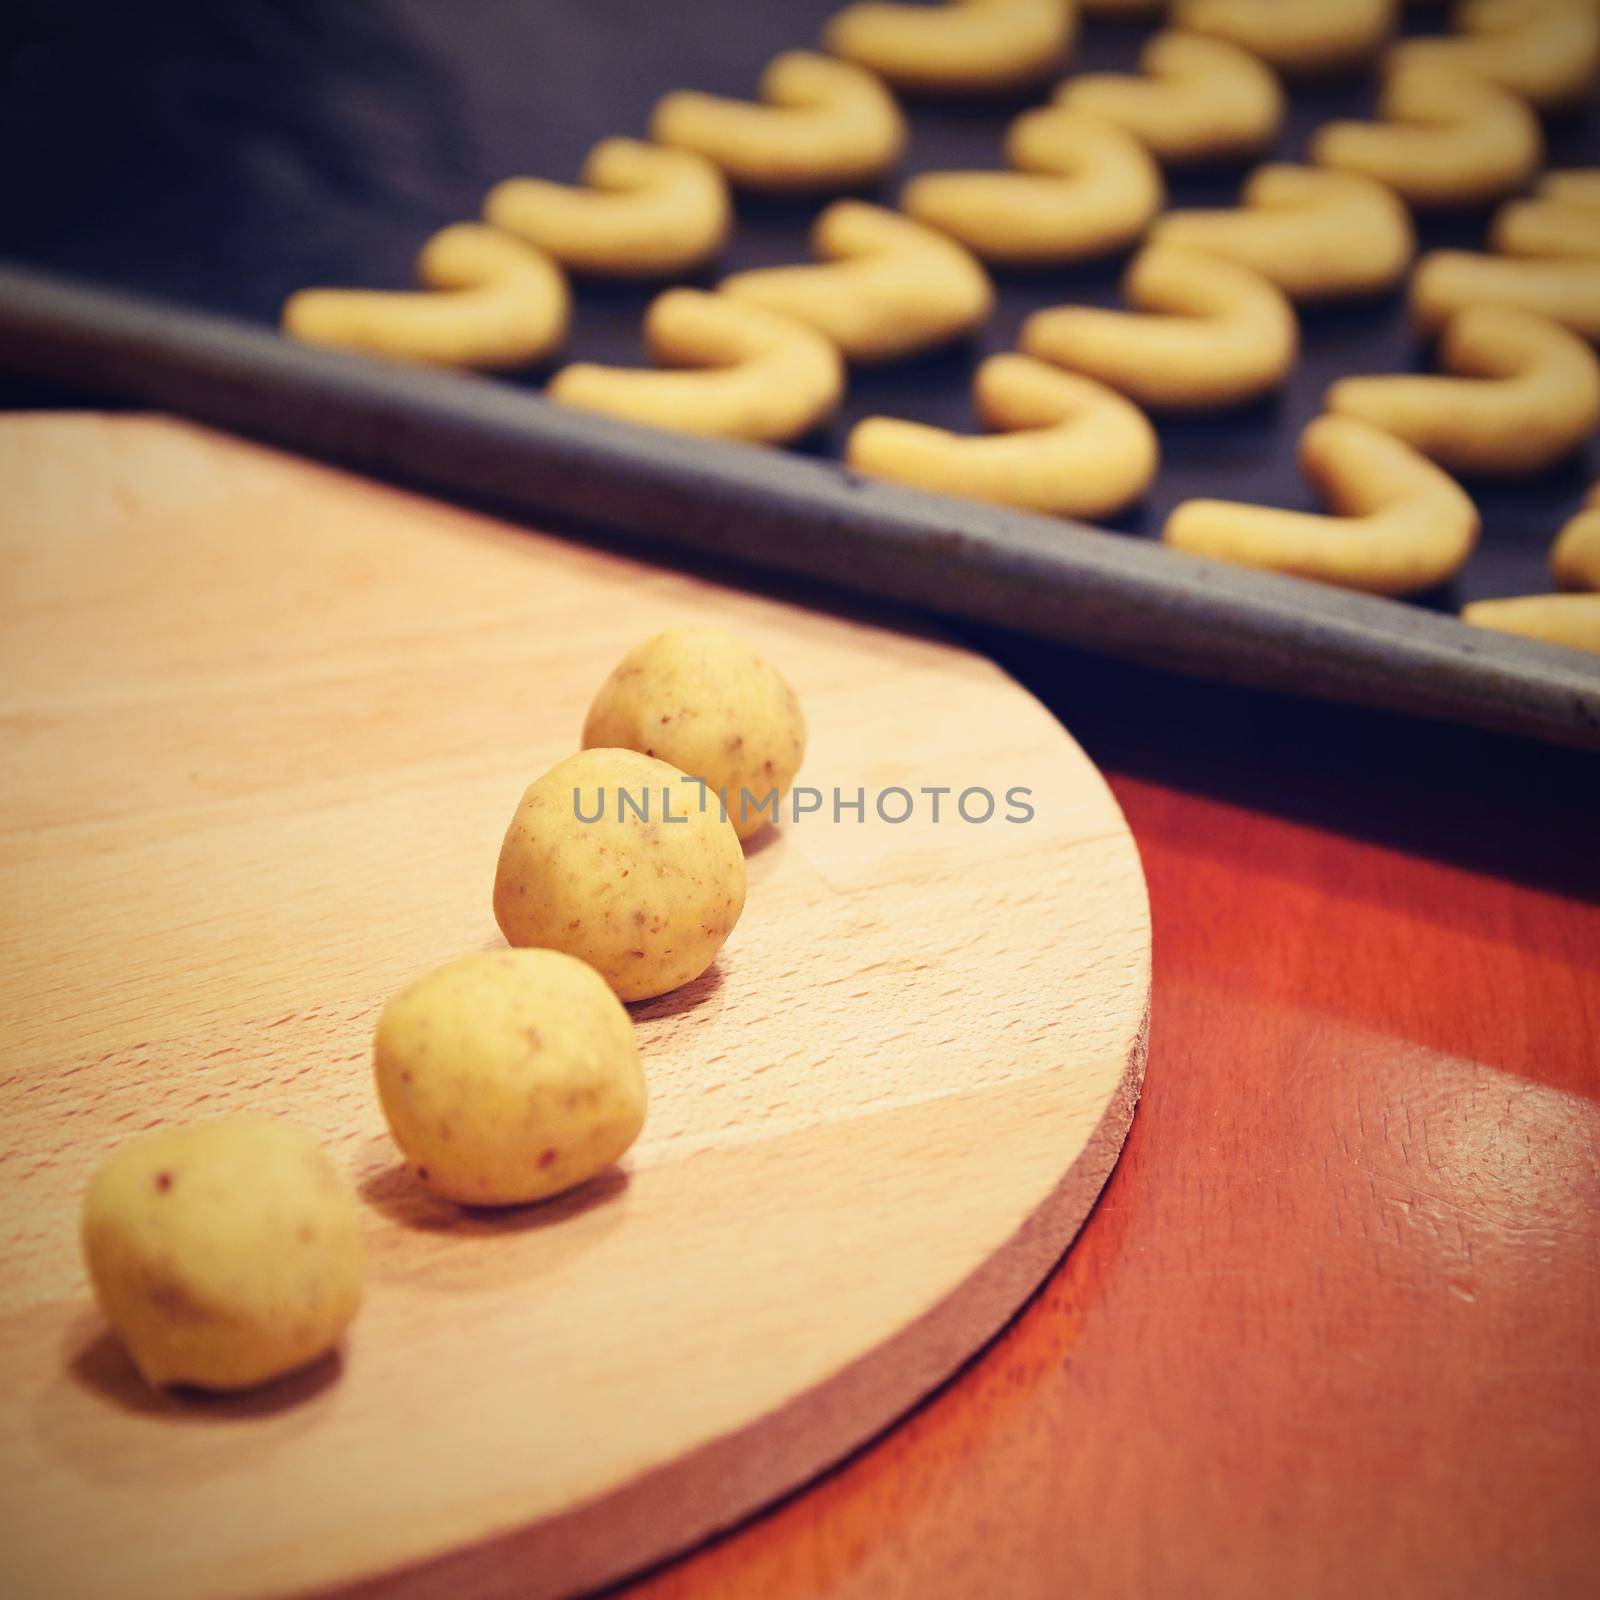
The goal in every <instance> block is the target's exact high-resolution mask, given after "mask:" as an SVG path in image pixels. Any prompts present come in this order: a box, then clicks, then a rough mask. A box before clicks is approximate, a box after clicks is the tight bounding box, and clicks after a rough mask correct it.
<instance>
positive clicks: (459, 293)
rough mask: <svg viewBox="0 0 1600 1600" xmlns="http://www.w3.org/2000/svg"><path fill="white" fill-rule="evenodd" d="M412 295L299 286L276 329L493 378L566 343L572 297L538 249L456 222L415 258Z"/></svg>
mask: <svg viewBox="0 0 1600 1600" xmlns="http://www.w3.org/2000/svg"><path fill="white" fill-rule="evenodd" d="M417 277H418V279H419V280H420V281H421V282H422V283H423V284H424V285H425V286H426V287H425V288H423V289H421V290H418V291H415V292H408V291H400V292H391V291H389V290H382V289H302V290H300V291H299V293H297V294H294V295H291V296H290V297H289V299H288V300H287V301H286V302H285V303H284V307H283V331H284V332H285V333H287V334H288V335H289V336H290V337H291V338H294V339H299V340H301V341H302V342H304V343H306V344H317V345H326V346H329V347H332V348H335V349H340V350H359V351H362V352H363V353H365V354H367V355H375V356H387V357H391V358H393V359H395V360H401V361H421V362H427V363H431V364H434V365H438V366H448V367H477V368H482V369H484V370H485V371H500V370H505V369H510V368H515V367H525V366H528V365H529V364H530V363H532V362H535V361H539V360H541V359H542V358H543V357H545V356H547V355H549V354H550V353H551V352H552V351H553V350H554V349H555V348H556V347H557V346H558V345H559V344H560V343H561V341H562V339H563V338H565V336H566V332H567V322H568V320H569V318H570V316H571V312H572V297H571V294H570V292H569V291H568V288H567V280H566V278H565V277H564V276H563V274H562V271H561V269H560V267H558V266H557V265H556V264H555V262H554V261H552V260H551V259H550V257H549V256H547V255H546V254H545V253H544V252H543V251H542V250H536V249H534V247H533V246H532V245H529V244H524V243H523V242H522V241H521V240H520V239H513V238H511V237H510V235H508V234H504V233H500V232H498V231H497V230H496V229H494V228H485V227H481V226H479V225H478V224H477V223H472V222H458V223H454V224H452V225H451V226H450V227H448V228H445V229H443V230H442V231H440V232H439V233H436V234H434V236H433V237H432V238H431V239H430V240H428V242H427V244H425V245H424V246H423V248H422V253H421V254H420V255H419V256H418V257H417Z"/></svg>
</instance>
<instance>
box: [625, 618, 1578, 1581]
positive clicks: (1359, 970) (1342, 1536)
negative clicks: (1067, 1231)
mask: <svg viewBox="0 0 1600 1600" xmlns="http://www.w3.org/2000/svg"><path fill="white" fill-rule="evenodd" d="M1000 650H1001V653H1002V654H1003V655H1006V656H1008V658H1009V659H1010V661H1011V664H1012V665H1013V667H1014V668H1015V669H1016V670H1018V671H1019V672H1020V673H1021V675H1022V676H1023V677H1024V679H1025V681H1029V682H1030V683H1032V684H1033V685H1034V686H1035V687H1036V688H1037V689H1039V690H1040V691H1041V692H1042V693H1044V694H1045V695H1046V697H1047V698H1048V699H1050V700H1051V701H1052V703H1053V704H1054V705H1055V707H1056V708H1057V710H1058V711H1059V712H1060V714H1061V715H1062V716H1063V718H1064V720H1066V721H1067V723H1068V725H1069V726H1071V727H1073V728H1074V730H1075V731H1076V732H1077V733H1078V734H1079V736H1080V737H1081V738H1082V739H1083V741H1084V743H1085V744H1086V746H1087V747H1088V749H1089V750H1090V752H1091V754H1093V755H1095V756H1096V757H1097V759H1099V760H1100V762H1101V763H1102V765H1103V766H1104V767H1105V769H1106V770H1107V771H1108V772H1109V773H1110V774H1111V775H1112V780H1113V785H1114V787H1115V788H1116V791H1117V793H1118V796H1119V797H1120V799H1121V801H1122V804H1123V806H1124V808H1125V809H1126V811H1127V814H1128V817H1129V820H1130V821H1131V823H1132V825H1133V828H1134V832H1135V835H1136V836H1137V838H1138V840H1139V844H1140V847H1141V850H1142V851H1143V855H1144V862H1145V869H1146V872H1147V875H1148V878H1149V883H1150V892H1151V898H1152V905H1153V911H1154V918H1155V938H1156V943H1155V991H1154V1019H1153V1032H1152V1039H1151V1046H1150V1060H1149V1071H1148V1076H1147V1079H1146V1084H1145V1093H1144V1099H1143V1102H1142V1105H1141V1108H1140V1111H1139V1114H1138V1116H1137V1117H1136V1118H1135V1121H1134V1126H1133V1132H1132V1135H1131V1136H1130V1138H1129V1140H1128V1144H1127V1147H1126V1149H1125V1151H1124V1153H1123V1157H1122V1160H1121V1163H1120V1165H1119V1167H1118V1169H1117V1171H1116V1172H1115V1174H1114V1175H1113V1177H1112V1179H1111V1182H1110V1184H1109V1186H1108V1188H1107V1189H1106V1191H1105V1194H1104V1196H1103V1198H1102V1200H1101V1203H1100V1205H1099V1207H1098V1209H1097V1211H1096V1212H1095V1213H1094V1215H1093V1216H1092V1217H1091V1219H1090V1221H1089V1223H1088V1225H1087V1227H1086V1228H1085V1229H1084V1231H1083V1233H1082V1235H1081V1237H1080V1238H1079V1240H1078V1243H1077V1244H1076V1245H1075V1246H1074V1248H1073V1249H1072V1251H1071V1252H1070V1254H1069V1255H1068V1257H1067V1258H1066V1260H1065V1261H1064V1262H1063V1264H1062V1265H1061V1266H1060V1268H1058V1270H1057V1271H1056V1272H1055V1274H1054V1275H1053V1277H1052V1278H1051V1279H1050V1280H1049V1282H1048V1283H1047V1284H1046V1285H1045V1287H1044V1288H1043V1289H1042V1290H1041V1292H1040V1293H1039V1294H1038V1295H1037V1296H1036V1297H1035V1299H1034V1300H1033V1302H1032V1303H1031V1304H1030V1305H1029V1307H1028V1308H1027V1309H1026V1310H1025V1311H1024V1312H1023V1314H1022V1315H1021V1316H1020V1317H1019V1318H1018V1319H1017V1320H1016V1322H1015V1323H1014V1324H1013V1325H1012V1327H1011V1328H1010V1329H1009V1330H1008V1331H1007V1332H1006V1333H1005V1334H1004V1335H1003V1336H1002V1337H1001V1338H1000V1339H999V1340H998V1341H997V1343H996V1344H995V1345H994V1346H993V1347H992V1348H991V1349H990V1350H988V1351H987V1352H986V1353H985V1354H984V1355H982V1356H981V1357H980V1358H979V1359H978V1360H977V1361H976V1362H974V1363H973V1364H972V1365H971V1366H970V1367H969V1368H968V1370H967V1371H966V1372H965V1373H964V1374H963V1375H962V1376H961V1377H960V1378H958V1379H957V1380H956V1381H955V1382H954V1383H952V1384H951V1385H950V1386H948V1387H947V1388H946V1389H945V1390H944V1391H943V1392H942V1393H940V1394H939V1395H937V1396H936V1397H934V1398H933V1399H932V1400H931V1401H930V1402H929V1403H928V1404H926V1405H925V1406H924V1407H923V1408H922V1409H921V1410H920V1411H919V1412H918V1413H917V1414H916V1415H915V1416H913V1417H912V1418H911V1419H910V1420H908V1421H907V1422H906V1423H904V1424H903V1425H902V1426H901V1427H899V1428H897V1429H896V1430H894V1431H893V1432H892V1433H890V1434H889V1435H888V1436H887V1437H886V1438H884V1439H883V1440H881V1441H880V1442H879V1443H878V1444H877V1445H876V1446H875V1447H874V1448H872V1449H870V1450H868V1451H867V1452H865V1453H864V1454H863V1455H861V1456H860V1457H858V1458H857V1459H856V1460H854V1461H853V1462H851V1463H849V1464H847V1465H846V1466H845V1467H843V1468H842V1469H841V1470H839V1471H838V1472H836V1473H834V1474H833V1475H831V1476H830V1477H828V1478H827V1479H825V1480H824V1481H823V1482H821V1483H819V1484H818V1485H816V1486H814V1487H813V1488H811V1489H810V1490H809V1491H807V1492H806V1493H804V1494H802V1495H800V1496H798V1497H796V1498H795V1499H794V1500H792V1501H791V1502H789V1503H788V1504H786V1505H784V1506H782V1507H780V1508H778V1509H777V1510H775V1511H774V1512H772V1513H770V1514H769V1515H768V1516H766V1517H765V1518H763V1519H761V1520H759V1521H757V1522H756V1523H754V1524H753V1525H751V1526H749V1527H747V1528H745V1529H743V1530H741V1531H739V1532H737V1533H735V1534H733V1535H732V1536H730V1537H728V1538H726V1539H724V1540H723V1541H721V1542H720V1543H718V1544H716V1545H713V1546H711V1547H709V1548H707V1549H704V1550H702V1551H700V1552H699V1553H697V1554H695V1555H693V1556H691V1557H690V1558H688V1559H687V1560H685V1561H683V1562H681V1563H678V1564H677V1565H675V1566H673V1567H670V1568H668V1569H666V1570H664V1571H662V1572H660V1573H658V1574H656V1575H654V1576H652V1577H651V1578H649V1579H647V1580H646V1581H644V1582H642V1583H640V1584H638V1585H637V1586H635V1588H634V1589H632V1590H630V1591H629V1592H630V1594H631V1595H636V1596H638V1597H640V1600H643V1597H646V1596H648V1597H649V1600H669V1597H677V1596H688V1595H695V1596H727V1597H729V1600H732V1597H735V1596H737V1597H739V1600H756V1597H801V1596H806V1597H810V1596H824V1595H826V1596H830V1597H835V1596H852V1597H854V1596H862V1597H867V1596H870V1597H873V1600H893V1597H898V1596H916V1597H918V1600H971V1597H975V1596H989V1595H995V1596H1005V1597H1007V1600H1033V1597H1039V1600H1044V1597H1057V1596H1062V1595H1067V1594H1092V1595H1130V1594H1149V1595H1173V1594H1217V1593H1234V1594H1237V1593H1266V1592H1272V1593H1278V1594H1293V1595H1301V1596H1304V1595H1321V1594H1326V1595H1349V1594H1354V1593H1361V1592H1377V1593H1388V1594H1397V1593H1398V1594H1406V1595H1452V1596H1455V1595H1469V1594H1471V1595H1477V1594H1481V1595H1506V1594H1535V1593H1537V1594H1541V1595H1549V1594H1561V1595H1566V1594H1573V1595H1576V1594H1593V1593H1595V1592H1596V1590H1597V1588H1600V1474H1597V1471H1596V1469H1597V1467H1600V1106H1597V1103H1596V1102H1597V1097H1600V881H1597V880H1600V762H1596V761H1594V760H1592V759H1588V758H1582V757H1575V756H1569V755H1567V754H1566V753H1564V752H1560V751H1555V750H1548V749H1540V748H1536V747H1533V746H1528V745H1522V744H1517V743H1514V742H1511V741H1501V740H1490V739H1485V738H1480V737H1477V736H1474V735H1470V734H1466V733H1461V732H1457V731H1455V730H1452V729H1446V728H1440V727H1426V726H1423V725H1421V724H1415V723H1409V722H1404V721H1401V720H1399V719H1389V718H1384V717H1374V716H1370V715H1362V714H1356V713H1352V712H1346V711H1343V710H1339V709H1334V708H1328V707H1317V706H1312V705H1309V704H1297V703H1294V702H1289V701H1282V700H1275V699H1271V698H1268V697H1264V696H1256V695H1247V694H1243V693H1240V692H1237V691H1232V690H1227V689H1219V688H1211V687H1203V686H1200V685H1197V684H1189V683H1183V682H1180V681H1178V680H1174V679H1166V678H1161V677H1158V676H1156V675H1153V674H1145V673H1142V672H1137V671H1135V670H1133V669H1128V668H1122V667H1115V666H1111V665H1108V664H1104V663H1095V662H1090V661H1087V660H1085V659H1081V658H1077V657H1073V656H1069V655H1066V654H1064V653H1062V652H1059V651H1051V650H1046V649H1044V648H1034V647H1027V648H1022V647H1017V646H1014V645H1013V646H1008V645H1005V644H1003V643H1002V644H1001V646H1000Z"/></svg>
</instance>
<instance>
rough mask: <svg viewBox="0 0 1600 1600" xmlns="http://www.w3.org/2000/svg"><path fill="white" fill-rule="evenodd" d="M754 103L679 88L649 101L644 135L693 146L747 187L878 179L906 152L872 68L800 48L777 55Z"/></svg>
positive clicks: (789, 189)
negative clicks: (866, 69)
mask: <svg viewBox="0 0 1600 1600" xmlns="http://www.w3.org/2000/svg"><path fill="white" fill-rule="evenodd" d="M760 95H761V101H760V103H759V104H757V103H753V102H751V101H748V100H727V99H723V98H722V97H721V96H719V95H710V94H700V93H699V92H698V91H695V90H689V89H684V90H679V91H678V92H676V93H674V94H669V95H667V96H666V97H665V98H664V99H662V100H660V101H658V102H657V103H656V108H655V110H654V111H653V112H652V113H651V115H650V137H651V138H652V139H654V140H655V141H656V142H657V143H658V144H665V145H672V146H673V147H675V148H676V149H679V150H691V151H693V152H694V153H695V154H696V155H701V156H704V157H705V158H706V159H707V160H708V161H710V162H712V163H713V164H715V165H716V166H717V167H720V168H721V169H722V171H723V172H724V173H726V174H727V176H728V177H729V178H730V179H731V180H732V181H733V182H734V183H736V184H740V185H742V186H743V187H744V188H747V189H765V190H773V191H776V192H779V193H807V192H810V193H819V192H820V193H825V192H827V191H829V190H839V189H853V188H857V187H860V186H861V185H863V184H869V183H876V182H877V181H878V180H879V179H881V178H883V177H884V176H885V175H886V174H887V173H888V172H889V171H890V169H891V168H893V166H894V165H895V163H896V162H898V161H899V159H900V157H901V154H902V153H903V152H904V150H905V143H906V125H905V118H904V117H903V116H902V115H901V113H900V108H899V106H898V105H896V104H895V100H894V96H893V95H891V94H890V93H889V91H888V90H887V89H885V88H884V86H883V84H882V83H881V82H879V80H878V79H877V78H875V77H874V76H873V75H872V74H871V73H870V72H864V71H863V70H862V69H861V68H860V67H858V66H855V65H853V64H852V63H851V62H848V61H835V60H832V59H831V58H830V57H828V56H822V55H815V54H813V53H812V52H810V51H808V50H790V51H787V52H785V53H784V54H783V55H781V56H776V57H774V58H773V60H772V61H771V62H770V63H769V64H768V66H767V69H766V71H765V72H763V73H762V75H761V85H760Z"/></svg>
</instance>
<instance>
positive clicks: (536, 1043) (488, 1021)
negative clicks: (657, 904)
mask: <svg viewBox="0 0 1600 1600" xmlns="http://www.w3.org/2000/svg"><path fill="white" fill-rule="evenodd" d="M374 1057H375V1065H376V1069H377V1077H378V1096H379V1098H380V1099H381V1100H382V1102H383V1114H384V1115H385V1116H386V1117H387V1118H388V1119H389V1127H390V1129H391V1131H392V1132H393V1133H394V1137H395V1141H396V1143H398V1144H399V1146H400V1148H401V1149H402V1150H403V1151H404V1152H405V1155H406V1159H407V1160H409V1161H410V1162H412V1163H413V1164H414V1165H415V1166H416V1169H417V1174H418V1176H419V1177H420V1178H421V1179H422V1180H423V1182H424V1183H426V1184H427V1185H428V1187H429V1188H431V1189H433V1190H435V1191H436V1192H437V1193H439V1194H442V1195H444V1196H446V1197H447V1198H448V1199H451V1200H459V1201H461V1202H462V1203H463V1204H466V1205H479V1206H499V1205H519V1204H522V1203H524V1202H526V1201H530V1200H542V1199H544V1198H545V1197H546V1196H547V1195H552V1194H559V1193H560V1192H561V1190H563V1189H570V1188H571V1187H572V1185H573V1184H575V1183H582V1182H583V1180H584V1179H585V1178H591V1177H593V1176H594V1174H595V1173H597V1172H599V1171H601V1170H602V1169H603V1168H605V1167H608V1166H610V1165H611V1163H612V1162H613V1161H615V1160H616V1159H617V1157H618V1156H620V1155H621V1154H622V1153H623V1151H624V1150H626V1149H627V1148H628V1146H629V1145H630V1144H632V1143H633V1141H634V1140H635V1139H636V1138H637V1137H638V1136H639V1130H640V1128H642V1127H643V1126H644V1110H645V1088H644V1072H643V1070H642V1069H641V1068H640V1065H639V1047H638V1045H637V1044H636V1043H635V1041H634V1037H633V1020H632V1018H630V1017H629V1015H628V1013H627V1012H626V1011H624V1010H623V1008H622V1002H621V1001H620V1000H618V999H617V997H616V996H615V995H614V994H613V993H612V992H611V990H610V989H609V988H608V987H607V986H606V982H605V980H604V979H603V978H602V977H601V976H600V975H599V973H597V972H596V971H595V970H594V968H593V967H589V966H585V965H584V963H583V962H581V961H578V960H575V959H574V958H573V957H572V956H565V955H562V954H561V953H560V951H558V950H494V951H487V952H484V953H481V954H478V955H471V956H463V957H462V958H461V959H460V960H459V961H452V962H450V963H449V965H447V966H443V967H440V968H439V969H438V970H437V971H436V972H430V973H429V974H428V975H427V977H425V978H421V979H419V980H418V981H417V982H416V983H414V984H412V985H411V987H410V988H409V989H404V990H402V991H401V992H400V993H399V994H397V995H396V996H395V997H394V998H393V999H392V1000H391V1001H390V1002H389V1003H388V1005H386V1006H385V1007H384V1008H383V1014H382V1016H380V1017H379V1019H378V1033H377V1040H376V1044H375V1049H374Z"/></svg>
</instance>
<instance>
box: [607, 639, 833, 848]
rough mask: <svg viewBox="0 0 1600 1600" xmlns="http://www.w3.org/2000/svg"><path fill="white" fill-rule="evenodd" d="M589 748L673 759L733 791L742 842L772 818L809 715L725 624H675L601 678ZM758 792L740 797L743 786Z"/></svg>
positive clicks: (731, 804) (730, 797) (731, 810)
mask: <svg viewBox="0 0 1600 1600" xmlns="http://www.w3.org/2000/svg"><path fill="white" fill-rule="evenodd" d="M583 744H584V748H585V749H592V748H594V747H595V746H598V745H611V746H616V747H621V748H623V749H626V750H639V751H642V752H643V753H644V754H645V755H647V756H659V757H660V758H661V760H663V761H670V762H671V763H672V765H673V766H675V767H676V768H677V769H678V770H679V771H680V772H687V773H689V774H691V775H692V776H694V777H696V778H699V779H701V780H702V781H703V782H705V783H707V784H709V785H710V786H711V788H712V789H713V790H715V791H716V792H717V793H719V794H721V793H726V795H727V806H728V818H729V820H730V821H731V822H732V823H733V826H734V829H735V831H736V832H737V833H738V835H739V837H740V838H741V839H748V838H749V837H750V836H751V834H753V833H758V832H759V831H760V830H761V828H762V827H764V826H765V824H766V823H767V822H769V821H771V820H772V819H773V817H774V816H775V814H776V812H777V809H778V807H777V805H776V804H770V805H767V806H765V807H764V808H763V806H762V801H763V800H764V799H765V798H766V796H767V795H768V794H770V793H771V792H772V791H773V790H774V789H775V790H776V791H777V794H778V798H779V800H780V801H781V799H782V797H783V796H784V795H785V794H787V793H788V791H789V785H790V784H791V783H793V782H794V775H795V773H797V772H798V771H799V770H800V763H801V761H802V760H803V759H804V757H805V753H806V722H805V718H804V717H803V716H802V715H801V713H800V702H799V701H798V700H796V699H795V694H794V690H793V689H791V688H790V687H789V685H788V684H787V683H785V682H784V680H783V677H782V675H781V674H780V673H779V672H778V669H777V668H776V667H774V666H772V665H771V664H770V663H769V662H767V661H764V660H762V658H761V657H760V656H758V655H757V654H756V653H755V651H754V650H752V649H751V648H750V646H749V645H747V644H746V643H745V642H744V641H743V640H742V639H738V638H735V637H734V635H733V634H731V633H726V632H724V631H723V630H722V629H721V628H705V627H688V628H671V629H669V630H668V631H667V632H666V633H658V634H657V635H656V636H655V638H653V639H647V640H645V642H644V643H643V644H641V645H638V646H637V647H635V648H634V649H632V650H630V651H629V652H628V653H627V655H625V656H624V657H623V658H622V660H621V661H619V662H618V663H617V666H616V669H615V671H613V672H612V674H611V676H610V677H609V678H607V679H606V681H605V682H604V683H603V684H601V685H600V692H599V693H598V694H597V695H596V696H595V697H594V704H593V705H591V706H590V707H589V715H588V718H587V719H586V720H585V722H584V724H583ZM746 789H748V790H749V791H750V794H751V796H752V797H753V798H752V799H751V800H750V801H749V802H743V801H742V799H741V796H742V792H743V791H744V790H746Z"/></svg>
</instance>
